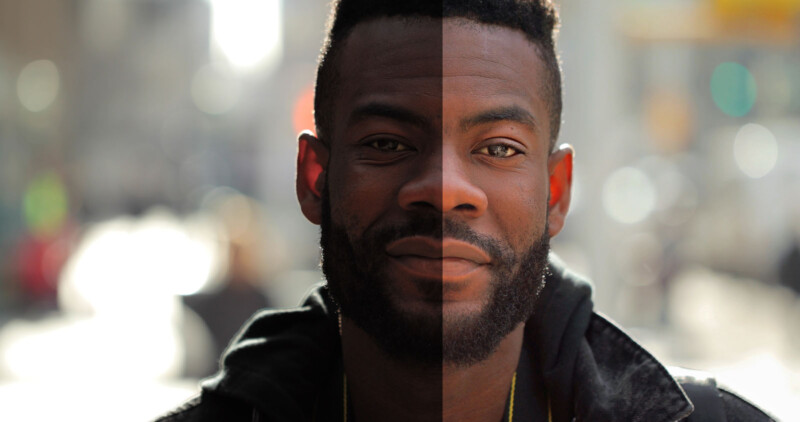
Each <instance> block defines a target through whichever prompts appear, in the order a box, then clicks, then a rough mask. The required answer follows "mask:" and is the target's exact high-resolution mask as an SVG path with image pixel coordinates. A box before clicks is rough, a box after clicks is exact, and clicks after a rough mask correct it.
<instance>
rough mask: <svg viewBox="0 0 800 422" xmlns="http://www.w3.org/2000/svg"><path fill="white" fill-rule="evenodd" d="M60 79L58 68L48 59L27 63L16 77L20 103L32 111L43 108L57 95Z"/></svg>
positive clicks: (51, 102)
mask: <svg viewBox="0 0 800 422" xmlns="http://www.w3.org/2000/svg"><path fill="white" fill-rule="evenodd" d="M60 79H61V78H60V76H59V73H58V68H57V67H56V65H55V63H53V62H51V61H50V60H36V61H33V62H30V63H28V64H27V65H26V66H25V67H24V68H22V71H21V72H20V73H19V78H17V96H18V97H19V101H20V103H22V106H23V107H25V108H26V109H28V110H29V111H32V112H34V113H38V112H40V111H43V110H45V109H46V108H48V107H50V105H51V104H53V102H54V101H55V99H56V96H58V90H59V86H60Z"/></svg>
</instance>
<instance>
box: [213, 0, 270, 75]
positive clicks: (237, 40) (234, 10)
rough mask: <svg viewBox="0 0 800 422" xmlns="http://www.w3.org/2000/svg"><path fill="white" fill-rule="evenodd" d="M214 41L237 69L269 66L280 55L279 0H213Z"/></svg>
mask: <svg viewBox="0 0 800 422" xmlns="http://www.w3.org/2000/svg"><path fill="white" fill-rule="evenodd" d="M211 13H212V15H211V16H212V17H211V33H212V37H213V39H214V43H215V44H216V46H217V47H219V49H220V50H221V52H222V53H223V54H224V55H225V57H226V58H227V59H228V61H230V62H231V64H233V65H234V66H236V67H238V68H244V69H248V68H254V67H267V66H268V65H270V64H275V63H276V62H277V61H278V59H279V57H280V54H281V42H282V40H281V37H282V28H281V27H282V19H281V1H280V0H212V1H211Z"/></svg>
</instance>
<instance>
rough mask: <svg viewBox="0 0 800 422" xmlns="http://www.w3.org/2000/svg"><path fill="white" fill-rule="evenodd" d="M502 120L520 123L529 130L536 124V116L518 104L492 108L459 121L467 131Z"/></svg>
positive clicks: (534, 127)
mask: <svg viewBox="0 0 800 422" xmlns="http://www.w3.org/2000/svg"><path fill="white" fill-rule="evenodd" d="M503 121H509V122H515V123H520V124H522V125H525V126H527V127H528V128H529V129H531V130H536V128H537V126H538V125H537V124H536V118H534V117H533V115H532V114H531V113H530V112H528V110H525V109H524V108H522V107H520V106H516V105H512V106H505V107H498V108H493V109H490V110H486V111H483V112H481V113H478V114H476V115H474V116H471V117H467V118H465V119H463V120H462V121H461V129H463V130H464V131H467V130H469V129H471V128H473V127H475V126H479V125H484V124H487V123H496V122H503Z"/></svg>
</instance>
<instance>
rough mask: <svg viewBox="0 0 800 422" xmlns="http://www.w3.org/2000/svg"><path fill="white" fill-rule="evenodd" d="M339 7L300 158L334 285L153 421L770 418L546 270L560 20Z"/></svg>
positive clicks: (257, 333)
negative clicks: (677, 373)
mask: <svg viewBox="0 0 800 422" xmlns="http://www.w3.org/2000/svg"><path fill="white" fill-rule="evenodd" d="M334 9H335V11H334V12H335V17H334V20H333V21H332V27H331V29H330V32H329V34H328V39H327V42H326V45H325V47H324V50H323V56H322V59H321V61H320V66H319V69H318V74H317V86H316V99H315V116H316V126H317V127H316V129H317V132H316V136H315V135H313V134H312V133H310V132H306V133H303V134H301V136H300V139H299V151H298V162H297V166H298V167H297V172H298V173H297V193H298V199H299V201H300V206H301V209H302V211H303V214H304V215H305V216H306V217H307V218H308V219H309V220H310V221H311V222H312V223H315V224H320V225H321V228H322V236H321V245H322V258H323V263H322V269H323V272H324V274H325V277H326V280H327V285H325V286H322V287H319V288H318V289H316V290H315V291H314V292H313V293H312V294H311V295H310V296H309V298H308V299H307V300H306V302H305V304H304V306H303V307H301V308H299V309H295V310H289V311H277V312H275V311H272V312H264V313H262V314H259V315H257V316H256V317H254V319H253V320H251V321H250V323H249V324H248V325H247V327H246V328H245V329H244V330H243V331H242V332H241V334H240V336H239V338H238V339H237V340H236V342H235V343H234V344H233V345H232V346H231V347H230V348H229V349H228V351H227V354H226V356H225V357H224V360H223V368H222V370H221V371H220V373H218V374H217V375H216V376H215V377H213V378H212V379H210V380H207V381H206V382H205V383H204V385H203V393H202V395H201V396H200V397H198V398H196V399H194V400H192V401H190V402H189V403H187V405H186V406H184V408H182V409H180V410H179V411H177V412H175V413H174V414H173V415H172V416H168V417H166V418H164V419H163V420H164V421H183V420H191V421H206V420H208V421H212V420H225V421H239V420H248V421H249V420H270V421H272V420H279V421H283V420H287V421H294V420H316V421H347V420H351V421H352V420H357V421H362V422H363V421H441V420H445V421H493V422H494V421H500V420H503V421H506V420H508V421H570V420H577V421H678V420H685V418H686V417H687V416H689V415H690V414H692V412H693V409H695V408H696V409H697V413H695V414H694V415H693V416H689V419H688V420H690V421H691V420H698V421H699V420H728V421H739V420H742V421H744V420H747V421H753V420H769V418H768V417H767V416H766V415H764V414H763V413H762V412H760V411H759V410H757V409H756V408H754V407H752V406H750V405H749V404H747V403H746V402H744V401H743V400H741V399H739V398H738V397H736V396H734V395H732V394H730V393H727V392H724V391H721V390H717V389H716V388H715V387H714V386H713V385H711V384H709V383H710V381H709V380H695V381H694V382H689V380H688V378H686V379H683V381H684V387H681V384H680V383H679V382H678V381H676V380H675V378H673V377H672V376H671V375H670V374H669V373H668V372H667V370H665V369H664V367H663V366H662V365H661V364H659V363H658V362H657V361H656V360H655V359H654V358H653V357H652V356H651V355H650V354H648V353H647V352H646V351H644V350H643V349H642V348H640V347H639V346H638V345H637V344H636V343H635V342H633V341H632V340H631V339H630V338H628V337H627V336H626V335H625V334H623V333H622V332H621V331H620V330H619V329H617V328H616V327H615V326H614V325H612V324H611V323H609V322H608V321H607V320H605V319H603V318H602V317H601V316H599V315H597V314H595V313H593V311H592V302H591V298H590V289H589V287H588V285H587V284H586V283H584V282H582V281H580V280H579V279H577V278H576V277H575V276H573V275H571V274H570V273H569V272H568V271H567V270H565V269H564V268H563V267H562V266H561V264H559V263H558V262H557V260H556V259H555V258H553V257H551V258H548V250H549V246H548V245H549V239H550V238H551V237H553V236H555V235H557V234H558V233H559V231H560V230H561V229H562V227H563V225H564V220H565V217H566V214H567V210H568V208H569V201H570V199H569V198H570V187H571V174H572V157H573V150H572V148H571V147H569V146H566V145H563V146H561V147H558V148H556V147H555V145H556V139H557V137H558V130H559V124H560V115H561V82H560V70H559V66H558V61H557V56H556V52H555V48H554V40H553V35H554V29H555V27H556V21H557V18H556V13H555V11H554V10H553V8H552V5H550V4H549V3H547V2H544V1H531V0H529V1H524V0H493V1H487V0H462V1H456V0H453V1H450V0H446V1H443V2H442V3H437V2H430V1H403V2H398V1H387V0H384V1H376V0H372V1H367V0H341V1H340V2H339V3H338V4H335V5H334ZM704 382H706V384H704ZM687 392H688V393H689V396H691V397H687V394H686V393H687ZM690 398H691V400H690ZM693 402H694V404H693ZM726 418H727V419H726Z"/></svg>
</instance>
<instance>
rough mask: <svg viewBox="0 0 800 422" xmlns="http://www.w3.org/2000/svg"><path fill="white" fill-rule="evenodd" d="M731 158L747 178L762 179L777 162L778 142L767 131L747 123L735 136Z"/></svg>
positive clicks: (759, 126) (762, 127)
mask: <svg viewBox="0 0 800 422" xmlns="http://www.w3.org/2000/svg"><path fill="white" fill-rule="evenodd" d="M733 157H734V159H735V160H736V165H737V166H739V169H740V170H741V171H742V172H743V173H744V174H746V175H747V176H749V177H751V178H753V179H758V178H760V177H764V176H765V175H766V174H767V173H769V172H770V171H772V169H773V168H774V167H775V163H776V162H777V161H778V141H777V140H775V135H773V134H772V132H771V131H770V130H769V129H767V128H765V127H764V126H761V125H758V124H755V123H748V124H746V125H744V126H742V128H741V129H739V132H738V133H737V134H736V138H735V140H734V142H733Z"/></svg>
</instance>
